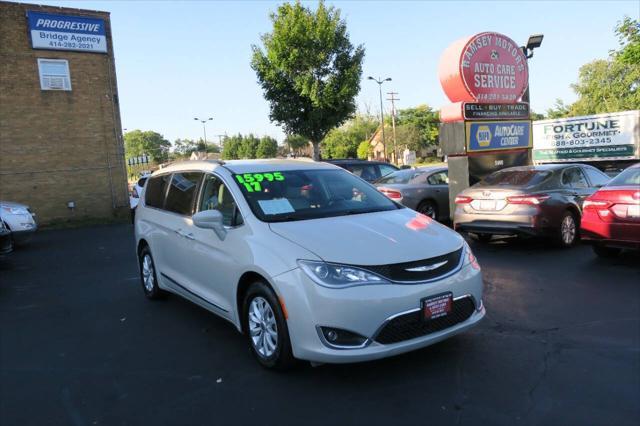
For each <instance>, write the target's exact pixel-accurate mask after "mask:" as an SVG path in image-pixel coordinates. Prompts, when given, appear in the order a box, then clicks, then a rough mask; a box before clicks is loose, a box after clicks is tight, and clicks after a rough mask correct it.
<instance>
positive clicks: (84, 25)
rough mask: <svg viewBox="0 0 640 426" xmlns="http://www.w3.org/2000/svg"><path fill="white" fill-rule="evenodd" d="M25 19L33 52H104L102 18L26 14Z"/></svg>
mask: <svg viewBox="0 0 640 426" xmlns="http://www.w3.org/2000/svg"><path fill="white" fill-rule="evenodd" d="M27 20H28V25H29V33H30V34H31V47H32V48H33V49H47V50H73V51H79V52H97V53H107V33H106V31H105V25H104V20H103V19H100V18H88V17H84V16H70V15H56V14H51V13H42V12H35V11H28V12H27Z"/></svg>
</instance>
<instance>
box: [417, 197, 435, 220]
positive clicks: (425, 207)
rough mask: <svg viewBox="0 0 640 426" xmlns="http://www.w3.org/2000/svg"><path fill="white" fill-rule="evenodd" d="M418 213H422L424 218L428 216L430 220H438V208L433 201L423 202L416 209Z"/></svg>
mask: <svg viewBox="0 0 640 426" xmlns="http://www.w3.org/2000/svg"><path fill="white" fill-rule="evenodd" d="M416 210H417V211H418V213H422V214H423V215H425V216H429V217H430V218H431V219H434V220H437V219H438V206H436V204H435V203H434V202H433V201H429V200H424V201H422V202H421V203H420V204H418V207H417V209H416Z"/></svg>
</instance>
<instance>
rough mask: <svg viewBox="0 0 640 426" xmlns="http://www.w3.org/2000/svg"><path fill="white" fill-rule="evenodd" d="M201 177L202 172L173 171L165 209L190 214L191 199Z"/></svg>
mask: <svg viewBox="0 0 640 426" xmlns="http://www.w3.org/2000/svg"><path fill="white" fill-rule="evenodd" d="M201 178H202V173H200V172H184V173H174V174H173V178H172V179H171V186H170V187H169V193H168V194H167V202H166V203H165V210H168V211H170V212H173V213H178V214H181V215H185V216H191V213H192V210H193V200H194V199H195V196H196V189H197V188H198V183H199V182H200V179H201Z"/></svg>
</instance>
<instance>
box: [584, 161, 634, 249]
mask: <svg viewBox="0 0 640 426" xmlns="http://www.w3.org/2000/svg"><path fill="white" fill-rule="evenodd" d="M580 228H581V234H582V240H583V241H584V242H586V243H589V244H592V245H593V250H594V251H595V252H596V254H597V255H599V256H605V257H608V256H615V255H617V254H618V253H620V251H621V250H622V249H623V248H632V249H636V250H638V249H640V163H637V164H634V165H633V166H631V167H629V168H627V169H626V170H624V171H623V172H622V173H620V174H619V175H618V176H616V177H615V178H614V179H613V180H611V181H610V182H609V183H608V184H607V185H606V186H605V187H603V188H601V189H600V190H599V191H597V192H596V193H594V194H593V195H591V196H590V197H588V198H587V199H586V200H585V201H584V204H583V205H582V223H581V226H580Z"/></svg>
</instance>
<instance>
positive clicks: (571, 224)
mask: <svg viewBox="0 0 640 426" xmlns="http://www.w3.org/2000/svg"><path fill="white" fill-rule="evenodd" d="M560 232H561V233H562V242H563V243H564V244H566V245H571V244H573V240H574V239H575V238H576V221H575V220H574V219H573V216H572V215H570V214H568V215H566V216H565V217H564V219H563V220H562V225H561V226H560Z"/></svg>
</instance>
